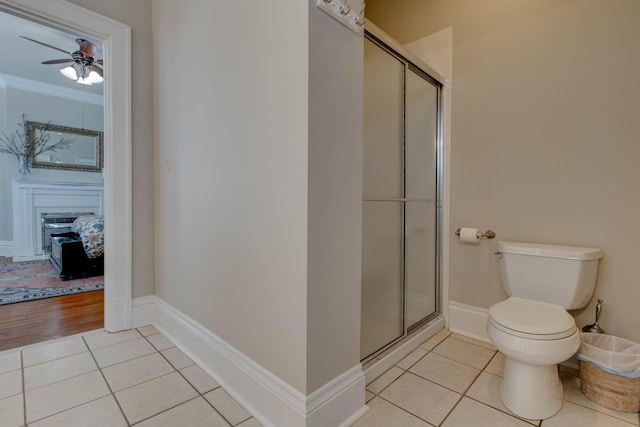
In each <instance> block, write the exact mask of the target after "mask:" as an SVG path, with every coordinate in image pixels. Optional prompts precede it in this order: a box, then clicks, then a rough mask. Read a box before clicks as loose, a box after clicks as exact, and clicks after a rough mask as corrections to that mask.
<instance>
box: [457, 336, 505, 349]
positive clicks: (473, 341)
mask: <svg viewBox="0 0 640 427" xmlns="http://www.w3.org/2000/svg"><path fill="white" fill-rule="evenodd" d="M451 338H455V339H457V340H460V341H465V342H468V343H469V344H475V345H477V346H480V347H484V348H486V349H488V350H492V351H498V349H497V348H496V346H495V345H493V344H491V343H490V342H486V341H481V340H477V339H475V338H471V337H468V336H466V335H461V334H456V333H455V332H454V333H453V334H451Z"/></svg>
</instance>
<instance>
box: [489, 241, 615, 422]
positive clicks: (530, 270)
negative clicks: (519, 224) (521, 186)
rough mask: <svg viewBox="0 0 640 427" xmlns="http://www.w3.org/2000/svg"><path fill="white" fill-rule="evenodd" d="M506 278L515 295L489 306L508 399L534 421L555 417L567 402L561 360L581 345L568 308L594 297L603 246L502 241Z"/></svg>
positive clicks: (503, 394)
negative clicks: (563, 393) (558, 365)
mask: <svg viewBox="0 0 640 427" xmlns="http://www.w3.org/2000/svg"><path fill="white" fill-rule="evenodd" d="M498 248H499V251H498V252H497V254H498V256H499V263H500V276H501V278H502V284H503V286H504V289H505V290H506V291H507V294H508V295H509V298H508V299H506V300H505V301H502V302H499V303H497V304H494V305H492V306H491V307H490V308H489V323H488V325H487V330H488V333H489V337H490V338H491V341H492V342H493V344H494V345H495V346H496V347H497V348H498V350H500V351H501V352H502V353H504V354H505V356H506V362H505V366H504V378H503V380H502V385H501V387H500V397H501V398H502V401H503V403H504V404H505V405H506V407H507V408H509V410H511V411H512V412H513V413H514V414H516V415H519V416H521V417H524V418H529V419H544V418H549V417H551V416H552V415H554V414H555V413H556V412H558V411H559V410H560V407H561V406H562V383H561V382H560V378H559V377H558V368H557V364H558V363H560V362H563V361H565V360H567V359H569V358H570V357H571V356H573V355H574V353H575V352H576V351H577V350H578V347H580V334H579V331H578V328H577V327H576V322H575V320H574V318H573V317H572V316H571V315H570V314H569V313H567V310H574V309H578V308H582V307H584V306H585V305H587V303H588V302H589V300H590V299H591V296H592V295H593V290H594V288H595V283H596V275H597V273H598V260H599V258H600V257H601V256H602V253H601V251H600V249H596V248H581V247H575V246H555V245H543V244H538V243H521V242H498Z"/></svg>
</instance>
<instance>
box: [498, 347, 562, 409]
mask: <svg viewBox="0 0 640 427" xmlns="http://www.w3.org/2000/svg"><path fill="white" fill-rule="evenodd" d="M500 398H501V399H502V402H503V403H504V404H505V406H506V407H507V408H508V409H509V410H510V411H511V412H513V413H514V414H516V415H518V416H521V417H523V418H528V419H531V420H540V419H545V418H549V417H551V416H553V415H554V414H556V413H557V412H558V411H559V410H560V408H561V407H562V382H561V381H560V377H559V376H558V365H530V364H526V363H522V362H519V361H517V360H514V359H511V358H509V357H507V358H506V361H505V366H504V378H503V380H502V385H501V386H500Z"/></svg>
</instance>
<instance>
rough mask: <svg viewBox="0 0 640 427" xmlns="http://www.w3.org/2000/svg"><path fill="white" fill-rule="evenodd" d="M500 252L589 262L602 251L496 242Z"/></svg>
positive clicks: (578, 247)
mask: <svg viewBox="0 0 640 427" xmlns="http://www.w3.org/2000/svg"><path fill="white" fill-rule="evenodd" d="M498 249H499V250H500V252H503V253H507V254H520V255H530V256H542V257H550V258H564V259H578V260H590V259H598V258H602V251H601V250H600V249H598V248H583V247H580V246H559V245H547V244H543V243H526V242H505V241H502V242H498Z"/></svg>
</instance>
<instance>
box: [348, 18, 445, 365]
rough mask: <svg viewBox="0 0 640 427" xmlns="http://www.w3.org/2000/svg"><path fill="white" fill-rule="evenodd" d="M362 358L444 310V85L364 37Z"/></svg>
mask: <svg viewBox="0 0 640 427" xmlns="http://www.w3.org/2000/svg"><path fill="white" fill-rule="evenodd" d="M364 44H365V47H364V134H363V139H364V142H363V156H364V176H363V200H362V215H363V220H362V223H363V224H362V228H363V229H362V326H361V354H360V356H361V359H362V360H363V361H366V360H369V359H371V358H373V357H375V356H376V355H378V354H379V353H381V352H383V351H384V350H385V349H387V348H389V347H390V346H392V345H393V344H395V343H397V342H399V341H401V340H402V339H403V338H404V337H406V336H407V335H409V334H410V333H411V332H412V331H414V330H415V329H417V328H419V327H420V326H421V325H423V324H425V323H426V322H428V321H429V320H431V319H433V318H434V317H436V316H437V315H438V313H439V309H440V307H439V303H438V292H439V269H438V266H439V259H440V246H441V245H440V233H439V230H440V227H439V223H440V210H441V194H442V191H441V185H442V181H441V178H440V177H441V169H442V168H441V165H442V161H441V156H442V153H441V146H440V145H441V144H440V140H441V119H440V117H441V114H440V110H441V91H442V83H441V82H440V81H439V80H437V79H436V78H434V77H433V75H434V74H435V73H433V72H430V70H429V69H428V67H426V66H425V65H423V64H421V63H420V61H418V60H416V59H408V57H412V56H411V55H410V54H406V53H403V52H404V51H403V50H402V48H400V47H399V46H394V45H393V44H390V43H387V42H385V41H383V40H382V39H381V38H379V37H377V36H376V35H374V34H373V33H372V32H370V31H366V32H365V40H364Z"/></svg>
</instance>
